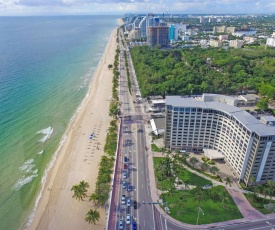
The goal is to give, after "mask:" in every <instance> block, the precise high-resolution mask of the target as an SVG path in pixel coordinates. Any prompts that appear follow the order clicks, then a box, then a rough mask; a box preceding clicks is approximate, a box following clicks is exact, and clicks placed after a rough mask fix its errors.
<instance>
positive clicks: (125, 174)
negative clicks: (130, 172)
mask: <svg viewBox="0 0 275 230" xmlns="http://www.w3.org/2000/svg"><path fill="white" fill-rule="evenodd" d="M123 178H124V179H126V178H127V172H125V171H124V172H123Z"/></svg>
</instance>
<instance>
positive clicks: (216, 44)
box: [210, 40, 222, 47]
mask: <svg viewBox="0 0 275 230" xmlns="http://www.w3.org/2000/svg"><path fill="white" fill-rule="evenodd" d="M210 46H212V47H222V41H218V40H210Z"/></svg>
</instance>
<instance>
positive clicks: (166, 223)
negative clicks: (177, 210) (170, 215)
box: [165, 218, 167, 230]
mask: <svg viewBox="0 0 275 230" xmlns="http://www.w3.org/2000/svg"><path fill="white" fill-rule="evenodd" d="M165 229H166V230H167V220H166V218H165Z"/></svg>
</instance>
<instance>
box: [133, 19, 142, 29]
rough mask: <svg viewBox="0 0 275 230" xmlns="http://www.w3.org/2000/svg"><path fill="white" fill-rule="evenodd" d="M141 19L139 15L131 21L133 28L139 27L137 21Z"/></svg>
mask: <svg viewBox="0 0 275 230" xmlns="http://www.w3.org/2000/svg"><path fill="white" fill-rule="evenodd" d="M141 19H142V18H141V17H137V18H136V19H135V21H134V23H133V24H134V26H133V27H134V28H136V27H139V23H140V22H141Z"/></svg>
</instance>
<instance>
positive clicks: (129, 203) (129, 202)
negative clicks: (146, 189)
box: [127, 198, 131, 206]
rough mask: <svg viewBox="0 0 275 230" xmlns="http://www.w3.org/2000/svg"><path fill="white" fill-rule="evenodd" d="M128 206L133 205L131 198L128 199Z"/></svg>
mask: <svg viewBox="0 0 275 230" xmlns="http://www.w3.org/2000/svg"><path fill="white" fill-rule="evenodd" d="M127 206H131V199H130V198H128V200H127Z"/></svg>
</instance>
